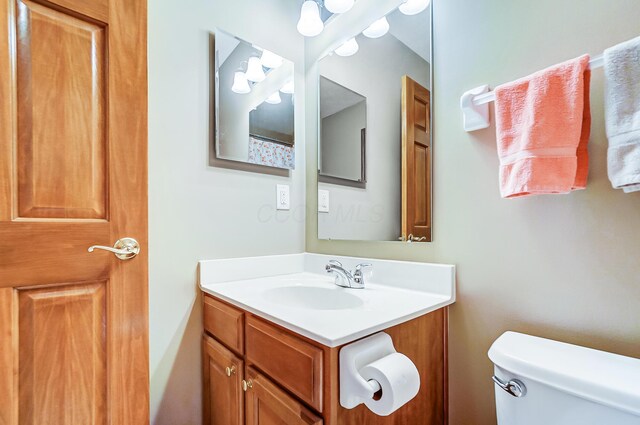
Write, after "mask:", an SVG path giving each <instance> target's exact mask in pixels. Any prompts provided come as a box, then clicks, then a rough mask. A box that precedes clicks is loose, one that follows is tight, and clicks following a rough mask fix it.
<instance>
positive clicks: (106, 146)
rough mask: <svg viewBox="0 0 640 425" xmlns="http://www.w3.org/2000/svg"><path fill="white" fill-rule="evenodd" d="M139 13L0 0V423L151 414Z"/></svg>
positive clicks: (96, 0) (124, 3) (133, 0)
mask: <svg viewBox="0 0 640 425" xmlns="http://www.w3.org/2000/svg"><path fill="white" fill-rule="evenodd" d="M146 15H147V11H146V2H145V0H3V1H1V2H0V75H1V76H2V77H1V78H0V425H16V424H21V425H22V424H39V425H40V424H56V425H60V424H63V425H78V424H93V425H97V424H127V425H134V424H146V423H148V422H149V412H148V410H149V407H148V406H149V384H148V374H149V367H148V306H147V305H148V302H147V140H146V138H147V113H146V111H147V100H146V99H147V92H146V90H147V70H146V34H147V28H146ZM123 237H131V238H135V239H137V241H138V242H139V244H140V246H141V249H142V250H141V252H140V254H139V255H138V256H137V257H135V258H133V259H129V260H125V261H123V260H119V259H118V258H116V257H115V256H114V254H112V253H110V252H106V251H101V250H96V251H94V252H93V253H89V252H88V251H87V248H88V247H89V246H91V245H96V244H99V245H107V246H112V245H113V244H114V242H115V241H116V240H118V239H120V238H123Z"/></svg>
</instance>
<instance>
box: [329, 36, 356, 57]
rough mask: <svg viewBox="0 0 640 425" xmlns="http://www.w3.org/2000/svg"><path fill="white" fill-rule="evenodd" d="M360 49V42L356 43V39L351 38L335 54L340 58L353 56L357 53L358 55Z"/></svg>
mask: <svg viewBox="0 0 640 425" xmlns="http://www.w3.org/2000/svg"><path fill="white" fill-rule="evenodd" d="M359 48H360V46H358V42H357V41H356V39H355V37H354V38H350V39H349V40H347V41H345V42H344V43H343V44H342V46H340V47H338V48H337V49H336V50H335V52H336V55H338V56H343V57H346V56H353V55H355V54H356V53H358V49H359Z"/></svg>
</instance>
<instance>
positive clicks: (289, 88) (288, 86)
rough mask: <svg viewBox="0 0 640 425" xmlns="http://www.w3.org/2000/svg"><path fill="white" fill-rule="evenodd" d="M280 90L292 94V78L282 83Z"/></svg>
mask: <svg viewBox="0 0 640 425" xmlns="http://www.w3.org/2000/svg"><path fill="white" fill-rule="evenodd" d="M280 91H281V92H282V93H284V94H293V92H294V85H293V79H291V80H289V81H287V82H286V83H284V85H283V86H282V87H281V88H280Z"/></svg>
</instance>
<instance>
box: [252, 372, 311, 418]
mask: <svg viewBox="0 0 640 425" xmlns="http://www.w3.org/2000/svg"><path fill="white" fill-rule="evenodd" d="M246 379H247V380H248V381H250V383H251V387H250V388H248V389H247V391H246V393H245V394H246V399H245V404H246V411H247V422H246V423H247V425H322V418H319V417H318V416H316V415H315V414H313V413H312V412H311V411H310V410H309V409H307V408H306V407H304V406H303V405H302V404H301V403H300V402H298V401H297V400H295V399H294V398H292V397H291V396H290V395H288V394H287V393H285V392H284V391H283V390H281V389H280V388H278V387H277V386H276V385H275V384H273V383H272V382H271V381H269V379H268V378H266V377H265V376H264V375H262V374H261V373H259V372H257V371H256V370H255V369H253V368H248V370H247V377H246Z"/></svg>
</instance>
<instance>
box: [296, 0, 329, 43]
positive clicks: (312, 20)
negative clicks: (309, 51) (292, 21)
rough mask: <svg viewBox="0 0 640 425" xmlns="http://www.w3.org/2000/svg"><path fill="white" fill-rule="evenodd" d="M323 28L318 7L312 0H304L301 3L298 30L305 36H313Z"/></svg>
mask: <svg viewBox="0 0 640 425" xmlns="http://www.w3.org/2000/svg"><path fill="white" fill-rule="evenodd" d="M323 29H324V23H323V22H322V19H320V8H319V7H318V3H316V2H315V1H314V0H306V1H305V2H304V3H302V9H301V10H300V20H299V21H298V32H299V33H300V34H302V35H304V36H305V37H315V36H316V35H318V34H320V33H321V32H322V30H323Z"/></svg>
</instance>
